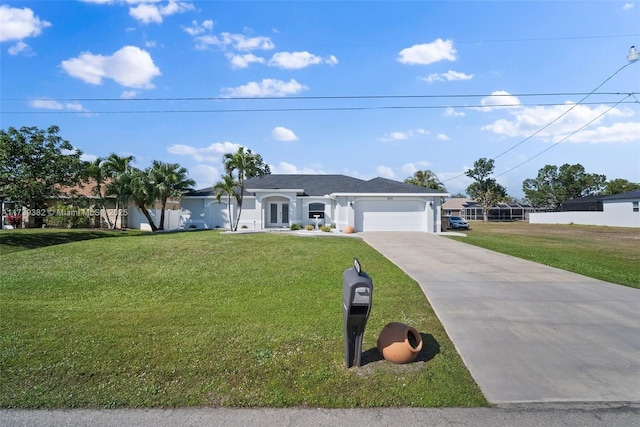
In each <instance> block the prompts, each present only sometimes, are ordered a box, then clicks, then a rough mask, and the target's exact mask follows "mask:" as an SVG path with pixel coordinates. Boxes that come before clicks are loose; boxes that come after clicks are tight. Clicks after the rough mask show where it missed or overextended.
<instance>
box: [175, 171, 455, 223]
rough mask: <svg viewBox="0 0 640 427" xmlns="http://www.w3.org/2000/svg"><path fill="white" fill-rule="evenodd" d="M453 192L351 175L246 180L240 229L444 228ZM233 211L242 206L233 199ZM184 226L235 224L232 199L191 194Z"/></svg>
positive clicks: (183, 205)
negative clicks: (444, 207)
mask: <svg viewBox="0 0 640 427" xmlns="http://www.w3.org/2000/svg"><path fill="white" fill-rule="evenodd" d="M446 196H448V194H447V193H445V192H441V191H437V190H432V189H428V188H424V187H420V186H416V185H412V184H405V183H403V182H398V181H393V180H390V179H385V178H374V179H371V180H368V181H365V180H361V179H358V178H353V177H349V176H345V175H275V174H274V175H266V176H264V177H263V178H252V179H250V180H248V181H246V182H245V195H244V202H243V205H242V216H241V218H240V223H239V228H242V227H244V228H248V229H255V230H261V229H266V228H283V227H289V226H290V225H291V224H300V225H301V226H305V225H307V224H312V225H316V222H317V223H319V225H325V224H326V225H335V227H336V228H337V229H338V230H344V229H345V228H346V227H347V226H352V227H354V229H355V231H356V232H359V231H421V232H429V233H435V232H439V231H440V225H441V214H440V206H441V204H442V199H443V198H444V197H446ZM232 203H233V205H232V207H231V208H232V209H231V210H232V215H235V212H236V210H235V209H236V206H235V203H234V202H232ZM181 210H182V212H181V227H183V228H229V218H228V210H227V201H226V197H222V198H221V203H220V202H218V201H217V200H216V197H215V193H214V192H213V189H212V188H211V187H209V188H206V189H202V190H197V191H194V192H191V193H188V194H186V195H185V196H184V198H183V199H182V203H181Z"/></svg>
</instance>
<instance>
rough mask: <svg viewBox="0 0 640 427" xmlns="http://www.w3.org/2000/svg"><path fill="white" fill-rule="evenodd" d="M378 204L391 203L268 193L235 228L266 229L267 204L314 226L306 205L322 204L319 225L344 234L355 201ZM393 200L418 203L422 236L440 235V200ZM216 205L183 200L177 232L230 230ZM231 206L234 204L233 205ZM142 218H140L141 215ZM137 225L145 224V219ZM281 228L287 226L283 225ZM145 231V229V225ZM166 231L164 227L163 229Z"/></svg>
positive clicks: (251, 200) (352, 221)
mask: <svg viewBox="0 0 640 427" xmlns="http://www.w3.org/2000/svg"><path fill="white" fill-rule="evenodd" d="M367 200H368V201H371V200H379V201H382V202H388V203H393V201H392V200H389V199H388V197H387V196H384V197H382V196H381V197H374V196H361V197H358V196H355V195H354V196H350V195H341V196H336V197H334V198H330V197H321V196H318V197H298V196H297V195H295V194H294V193H293V192H286V191H285V192H271V193H264V194H258V195H257V196H256V197H246V198H245V199H244V203H243V207H242V215H241V218H240V224H239V225H238V228H239V229H240V228H242V227H243V226H245V228H247V229H250V230H254V229H255V230H260V229H263V228H268V227H269V223H268V221H269V211H268V210H269V209H270V205H269V204H270V203H273V202H279V203H289V222H288V225H291V224H300V225H302V226H305V225H308V224H310V225H314V226H315V220H314V219H312V218H309V205H310V204H311V203H324V205H325V209H324V215H325V217H324V219H323V220H321V221H320V222H319V225H331V224H335V226H336V228H337V229H338V230H340V231H344V230H345V228H346V227H347V226H353V227H355V226H356V216H355V215H356V207H357V203H358V201H367ZM394 200H396V201H402V200H407V201H409V200H412V201H420V202H422V203H423V205H424V210H423V214H424V215H425V221H424V226H423V227H422V229H421V230H416V231H422V232H429V233H435V232H439V231H440V227H441V223H442V217H441V213H440V210H441V209H440V207H441V204H442V202H441V198H440V197H433V196H427V197H423V198H418V197H415V196H413V197H402V196H395V195H394ZM222 202H223V203H218V201H217V200H216V199H215V198H212V197H204V198H195V197H194V198H188V197H187V198H184V199H183V201H182V208H181V210H180V221H179V226H178V227H176V228H223V229H228V228H229V219H228V213H227V212H228V211H227V205H226V200H224V199H223V200H222ZM232 203H233V202H232ZM231 208H232V209H231V215H235V214H236V210H235V209H236V208H235V204H232V206H231ZM140 215H141V214H140ZM142 218H143V220H140V221H139V222H146V219H144V216H143V217H142ZM283 226H286V224H285V225H283ZM147 227H148V225H147ZM165 228H167V227H165Z"/></svg>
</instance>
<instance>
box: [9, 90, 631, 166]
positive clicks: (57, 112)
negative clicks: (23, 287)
mask: <svg viewBox="0 0 640 427" xmlns="http://www.w3.org/2000/svg"><path fill="white" fill-rule="evenodd" d="M627 95H632V93H630V94H627ZM611 103H612V101H602V102H583V103H581V105H602V104H605V105H606V104H611ZM638 103H640V102H638V101H637V100H635V101H627V102H623V104H638ZM616 104H617V103H616ZM562 105H567V104H565V103H562V104H559V103H544V104H541V103H535V104H492V105H490V106H487V105H423V106H420V105H386V106H374V107H309V108H300V107H296V108H242V109H202V110H194V109H189V110H118V111H90V110H86V111H75V110H74V111H69V110H66V111H60V110H49V111H3V112H2V114H22V115H44V114H54V115H64V114H85V115H86V114H196V113H207V114H214V113H220V114H221V113H277V112H309V111H370V110H427V109H435V110H437V109H446V108H460V109H483V108H516V107H531V106H537V107H555V106H562ZM574 105H577V104H574ZM572 108H575V107H572ZM564 114H566V113H564ZM547 126H548V125H547ZM532 136H533V135H532ZM529 138H531V136H530V137H529ZM522 142H524V141H521V142H520V143H518V144H517V145H520V144H521V143H522ZM513 148H515V147H513ZM503 154H504V153H503Z"/></svg>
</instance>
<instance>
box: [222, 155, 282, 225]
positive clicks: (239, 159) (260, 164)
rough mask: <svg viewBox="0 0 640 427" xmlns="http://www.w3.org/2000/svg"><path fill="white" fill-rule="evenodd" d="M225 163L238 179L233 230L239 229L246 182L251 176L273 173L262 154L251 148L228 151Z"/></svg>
mask: <svg viewBox="0 0 640 427" xmlns="http://www.w3.org/2000/svg"><path fill="white" fill-rule="evenodd" d="M223 163H224V168H225V171H226V172H227V175H229V176H230V177H232V178H233V179H234V180H236V181H237V183H238V185H237V187H236V190H235V192H236V195H235V196H234V198H235V200H236V202H237V204H238V213H237V216H236V220H235V224H233V221H231V218H229V220H230V221H231V223H232V228H231V229H232V230H233V231H236V230H237V229H238V224H239V223H240V215H241V214H242V202H243V200H244V182H245V180H247V179H249V178H255V177H263V176H265V175H269V174H270V173H271V169H270V168H269V165H268V164H266V163H265V162H264V160H262V156H261V155H260V154H254V153H252V152H251V150H249V149H247V150H246V151H245V149H244V147H240V148H238V151H236V152H235V153H226V154H225V155H224V157H223Z"/></svg>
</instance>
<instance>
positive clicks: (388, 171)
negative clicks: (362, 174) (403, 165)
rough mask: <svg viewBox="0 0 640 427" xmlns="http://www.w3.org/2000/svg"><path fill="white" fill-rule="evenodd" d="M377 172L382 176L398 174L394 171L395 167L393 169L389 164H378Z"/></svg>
mask: <svg viewBox="0 0 640 427" xmlns="http://www.w3.org/2000/svg"><path fill="white" fill-rule="evenodd" d="M376 173H377V174H378V176H381V177H382V178H390V179H391V178H394V177H395V176H396V174H395V173H393V169H391V168H390V167H389V166H382V165H381V166H377V167H376Z"/></svg>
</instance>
